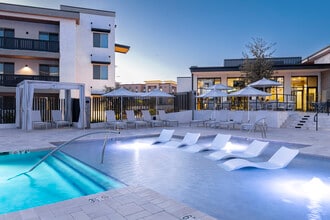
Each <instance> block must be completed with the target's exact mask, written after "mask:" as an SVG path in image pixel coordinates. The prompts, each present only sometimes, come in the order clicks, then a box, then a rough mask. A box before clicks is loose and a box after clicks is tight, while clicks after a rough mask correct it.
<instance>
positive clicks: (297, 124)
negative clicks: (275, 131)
mask: <svg viewBox="0 0 330 220" xmlns="http://www.w3.org/2000/svg"><path fill="white" fill-rule="evenodd" d="M315 114H316V113H315V112H294V113H293V114H291V115H289V117H288V118H287V119H286V120H285V122H284V123H283V124H282V126H281V127H282V128H295V129H305V130H316V122H315V121H314V116H315ZM317 126H318V129H322V130H330V115H328V114H327V113H319V114H318V124H317Z"/></svg>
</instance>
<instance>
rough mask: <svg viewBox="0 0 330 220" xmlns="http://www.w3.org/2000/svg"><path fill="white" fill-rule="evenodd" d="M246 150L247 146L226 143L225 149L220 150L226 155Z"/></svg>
mask: <svg viewBox="0 0 330 220" xmlns="http://www.w3.org/2000/svg"><path fill="white" fill-rule="evenodd" d="M246 148H247V145H244V144H238V143H232V142H230V141H228V143H227V144H226V146H225V147H223V148H222V150H224V151H226V152H227V153H230V152H232V151H245V150H246Z"/></svg>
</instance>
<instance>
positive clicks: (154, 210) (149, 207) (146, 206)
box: [141, 203, 163, 214]
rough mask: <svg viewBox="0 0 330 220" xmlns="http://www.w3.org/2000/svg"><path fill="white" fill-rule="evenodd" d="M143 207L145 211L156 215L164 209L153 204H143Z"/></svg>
mask: <svg viewBox="0 0 330 220" xmlns="http://www.w3.org/2000/svg"><path fill="white" fill-rule="evenodd" d="M141 207H142V208H143V209H145V210H146V211H148V212H150V213H152V214H154V213H157V212H161V211H162V210H163V209H162V208H160V207H159V206H157V205H154V204H152V203H146V204H142V205H141Z"/></svg>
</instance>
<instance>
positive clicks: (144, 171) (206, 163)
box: [63, 137, 330, 220]
mask: <svg viewBox="0 0 330 220" xmlns="http://www.w3.org/2000/svg"><path fill="white" fill-rule="evenodd" d="M154 139H155V138H143V139H127V140H117V141H111V142H109V144H108V146H107V149H106V153H105V158H104V164H102V165H100V164H99V163H98V162H97V161H98V159H99V155H100V153H101V151H102V143H103V142H102V141H103V140H99V141H97V140H93V141H86V142H80V143H74V144H73V145H71V146H70V147H69V148H66V149H63V150H64V151H65V152H66V153H68V154H69V155H72V156H74V157H77V158H79V159H81V160H82V161H84V162H85V163H87V164H89V165H90V166H93V167H95V168H97V169H99V170H101V171H102V172H104V173H107V174H108V175H110V176H113V177H115V178H116V179H119V180H120V181H123V182H125V183H127V184H129V185H137V184H140V185H143V186H145V187H148V188H150V189H153V190H155V191H157V192H159V193H161V194H163V195H165V196H168V197H170V198H173V199H175V200H177V201H180V202H183V203H186V204H187V205H189V206H191V207H193V208H196V209H197V210H200V211H202V212H205V213H207V214H208V215H211V216H213V217H215V218H217V219H226V220H240V219H254V220H255V219H262V220H264V219H267V220H269V219H274V220H275V219H276V220H277V219H281V220H285V219H288V220H292V219H300V220H301V219H306V220H316V219H330V172H329V167H330V160H329V159H328V158H322V157H311V156H306V155H303V154H299V155H298V156H297V157H296V158H295V159H294V160H293V161H292V162H291V163H290V164H289V165H288V167H287V168H285V169H278V170H262V169H255V168H245V169H240V170H236V171H232V172H227V171H225V170H223V169H222V168H220V167H219V166H218V164H219V163H221V162H224V161H225V160H222V161H211V160H209V159H207V158H205V156H206V155H207V154H209V153H210V152H201V153H189V152H186V151H183V150H182V149H172V148H165V147H162V146H161V145H151V144H150V143H152V142H153V140H154ZM211 141H212V138H210V139H203V140H200V141H199V143H201V144H207V143H210V142H211ZM251 141H252V140H248V139H246V140H245V139H244V140H243V139H242V140H240V139H236V138H234V137H232V139H231V142H233V143H243V144H244V143H245V144H246V143H249V142H251ZM282 145H284V146H287V147H291V148H302V147H306V146H304V145H300V144H292V143H280V142H270V145H269V146H268V147H267V148H266V150H265V152H263V153H262V155H261V156H260V157H258V158H253V159H251V160H255V161H265V160H268V158H269V157H270V156H271V155H273V154H274V152H276V151H277V150H278V149H279V148H280V147H281V146H282ZM314 178H316V179H319V181H312V180H313V179H314ZM320 181H321V183H319V182H320ZM315 183H316V184H315ZM310 186H311V187H310ZM318 189H321V191H318Z"/></svg>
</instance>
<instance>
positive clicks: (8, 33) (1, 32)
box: [0, 28, 15, 37]
mask: <svg viewBox="0 0 330 220" xmlns="http://www.w3.org/2000/svg"><path fill="white" fill-rule="evenodd" d="M0 37H15V30H14V29H8V28H0Z"/></svg>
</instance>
